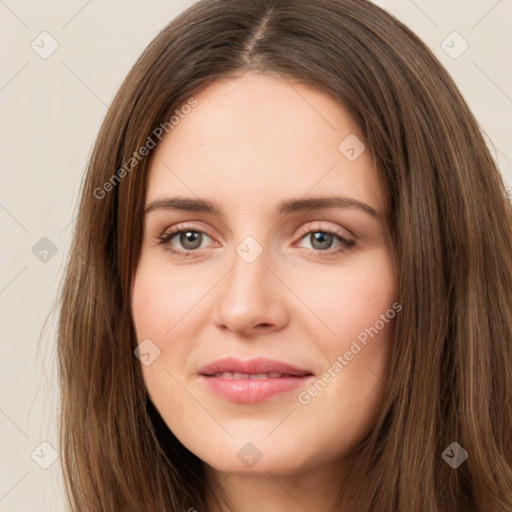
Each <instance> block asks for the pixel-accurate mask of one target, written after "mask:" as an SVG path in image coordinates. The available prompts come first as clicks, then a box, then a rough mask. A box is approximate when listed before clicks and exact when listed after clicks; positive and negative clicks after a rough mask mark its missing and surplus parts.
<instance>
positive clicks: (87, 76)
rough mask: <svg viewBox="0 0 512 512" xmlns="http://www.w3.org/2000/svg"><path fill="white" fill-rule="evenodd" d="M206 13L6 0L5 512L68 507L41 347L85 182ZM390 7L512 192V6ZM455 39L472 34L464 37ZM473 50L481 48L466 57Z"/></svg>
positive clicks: (1, 429)
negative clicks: (153, 48)
mask: <svg viewBox="0 0 512 512" xmlns="http://www.w3.org/2000/svg"><path fill="white" fill-rule="evenodd" d="M192 3H193V1H191V0H187V1H184V0H179V1H178V0H176V1H163V0H150V1H146V2H142V1H138V2H135V1H123V2H121V1H120V0H108V1H103V2H100V1H99V0H89V1H87V0H66V1H64V0H50V1H47V2H44V3H43V2H36V1H34V0H28V1H21V0H5V1H3V0H0V38H1V48H2V50H1V51H2V60H1V62H2V68H1V71H0V104H1V108H2V116H1V118H0V119H1V121H0V126H1V135H0V141H1V144H2V147H1V158H2V166H1V170H2V177H1V179H2V187H1V189H0V221H1V223H0V226H1V235H2V239H3V241H2V265H1V267H0V308H1V323H0V329H1V354H0V355H1V359H0V361H1V363H0V364H1V365H2V369H1V372H0V511H2V512H14V511H16V512H21V511H22V512H25V511H30V510H34V511H35V510H37V511H41V512H45V511H48V512H50V511H51V512H59V511H63V510H65V508H64V501H63V495H62V485H61V483H60V473H59V472H60V468H59V460H58V458H57V459H56V460H55V461H54V458H55V455H56V453H57V452H56V450H57V449H58V442H57V435H56V427H55V414H56V409H55V408H56V405H57V399H58V391H57V387H56V381H55V329H54V321H53V320H51V319H50V322H49V323H48V325H47V329H46V330H45V331H44V332H43V333H42V337H41V340H42V341H41V346H40V349H39V351H38V343H39V342H38V340H39V338H40V333H41V329H42V326H43V323H44V321H45V319H46V317H47V316H48V313H49V311H50V308H51V307H52V305H53V304H54V300H55V296H56V292H57V287H58V283H59V280H60V279H61V277H62V270H63V269H62V265H63V262H64V261H65V257H66V254H67V249H68V246H69V241H70V236H71V229H70V226H71V224H70V223H71V221H72V218H73V214H74V208H75V204H76V199H77V195H78V191H79V186H80V182H81V179H82V175H83V171H84V169H85V165H86V161H87V158H88V155H89V154H90V151H91V148H92V144H93V142H94V139H95V137H96V133H97V130H98V128H99V126H100V123H101V121H102V119H103V116H104V115H105V112H106V109H107V105H108V104H109V103H110V101H111V100H112V98H113V96H114V93H115V91H116V90H117V88H118V87H119V85H120V83H121V81H122V79H123V78H124V76H125V74H126V73H127V72H128V70H129V68H130V67H131V65H132V64H133V63H134V61H135V59H136V58H137V57H138V55H139V54H140V53H141V51H142V50H143V48H144V47H145V46H146V45H147V44H148V43H149V41H150V40H151V39H152V38H153V37H154V36H155V35H156V34H157V32H158V31H159V30H160V29H161V28H162V27H163V26H164V25H166V24H167V23H168V21H170V20H171V19H172V18H173V17H174V16H175V15H176V14H177V13H178V12H180V11H181V10H183V9H184V8H185V7H187V6H188V5H191V4H192ZM377 3H378V4H379V5H381V6H383V7H385V8H386V9H387V10H389V11H390V12H391V13H393V14H394V15H395V16H397V17H398V18H399V19H400V20H402V21H403V22H404V23H406V24H407V25H408V26H409V27H410V28H412V30H413V31H414V32H416V33H417V34H418V35H419V36H420V37H421V38H422V39H423V40H424V41H425V42H426V43H427V44H428V45H429V46H430V47H431V48H432V49H433V51H434V52H435V54H436V55H437V56H438V57H439V59H440V60H441V61H442V62H443V64H444V65H445V66H446V67H447V69H448V70H449V72H450V73H451V75H452V76H453V77H454V78H455V80H456V82H457V84H458V85H459V87H460V89H461V91H462V93H463V95H464V96H465V98H466V99H467V101H468V102H469V104H470V106H471V108H472V109H473V112H474V114H475V116H476V117H477V119H478V120H479V122H480V123H481V126H482V128H483V130H484V131H485V132H486V134H487V135H488V138H489V139H490V140H491V141H492V142H493V143H494V146H495V148H496V153H495V156H496V158H497V159H498V162H499V164H500V167H501V169H502V172H503V175H504V177H505V180H506V182H507V184H508V185H509V186H512V164H511V162H512V133H511V132H512V130H511V125H512V123H511V114H512V67H511V66H510V51H511V49H512V30H511V26H510V25H511V21H512V0H474V1H471V2H468V1H464V0H450V1H447V0H414V1H413V0H388V1H386V0H384V1H379V2H377ZM454 31H456V32H458V33H459V34H460V36H458V35H455V36H454V35H450V34H452V33H453V32H454ZM42 32H47V33H48V34H47V35H40V34H41V33H42ZM449 35H450V37H448V39H446V38H447V36H449ZM445 40H446V42H445V43H444V44H443V43H442V42H443V41H445ZM464 41H467V44H469V47H468V49H467V50H466V51H465V52H464V53H462V54H461V55H460V56H458V57H457V58H453V57H454V56H457V54H458V53H460V52H461V50H462V49H463V48H464V46H465V44H466V43H465V42H464ZM31 44H32V45H33V46H34V48H32V47H31ZM57 44H58V47H57V48H56V50H55V51H54V53H52V54H51V55H49V56H48V55H47V53H49V52H50V51H51V50H52V45H53V46H55V45H57ZM446 45H449V46H450V47H451V48H449V47H446ZM443 47H444V48H445V49H446V50H447V51H448V52H450V53H451V54H452V56H450V55H449V54H448V53H447V52H446V51H445V49H444V48H443ZM45 52H46V53H45ZM42 57H47V58H42ZM493 151H494V150H493ZM511 191H512V188H511ZM45 237H46V238H47V239H49V240H46V239H45V240H42V241H41V239H42V238H45ZM34 246H35V249H33V248H34ZM45 251H46V252H45ZM54 251H57V252H56V253H55V254H53V252H54ZM45 260H46V261H45ZM41 443H43V444H41ZM52 462H53V463H52ZM45 466H48V467H47V469H44V467H45Z"/></svg>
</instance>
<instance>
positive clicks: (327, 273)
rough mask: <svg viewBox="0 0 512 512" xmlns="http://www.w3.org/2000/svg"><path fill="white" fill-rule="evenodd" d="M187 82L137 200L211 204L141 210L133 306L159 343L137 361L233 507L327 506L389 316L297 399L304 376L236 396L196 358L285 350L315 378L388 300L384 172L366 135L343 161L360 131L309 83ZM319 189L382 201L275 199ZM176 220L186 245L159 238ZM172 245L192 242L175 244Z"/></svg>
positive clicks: (364, 421)
mask: <svg viewBox="0 0 512 512" xmlns="http://www.w3.org/2000/svg"><path fill="white" fill-rule="evenodd" d="M195 98H196V99H197V102H198V104H197V106H196V107H195V108H194V109H193V110H192V111H191V112H190V113H189V114H188V115H187V116H186V117H184V119H182V120H180V122H179V124H177V125H176V126H175V127H174V128H173V130H172V131H171V132H169V134H168V135H167V136H166V137H165V138H164V139H163V140H162V142H161V143H160V144H159V146H158V147H157V148H156V150H155V152H154V154H153V156H152V160H151V165H150V174H149V181H148V189H147V195H146V205H149V204H150V203H152V202H153V201H156V200H160V199H165V198H168V197H171V196H178V195H179V196H184V197H187V198H191V199H197V198H202V199H208V200H210V201H212V202H214V203H216V204H217V205H218V207H219V208H221V210H222V212H223V217H221V218H219V217H217V216H216V215H214V214H211V213H205V212H187V211H177V210H171V209H155V210H153V211H151V212H150V213H148V214H146V218H145V232H144V240H143V246H142V252H141V257H140V261H139V264H138V267H137V270H136V275H135V278H134V283H133V289H132V313H133V318H134V322H135V326H136V332H137V337H138V340H139V342H142V341H143V340H145V339H147V338H149V339H150V340H151V342H152V343H154V345H156V346H157V347H158V349H159V350H160V355H159V356H158V357H157V358H156V359H154V361H153V362H152V363H151V364H149V365H148V366H142V371H143V377H144V382H145V385H146V388H147V391H148V393H149V395H150V397H151V399H152V401H153V403H154V404H155V406H156V407H157V409H158V410H159V412H160V414H161V416H162V418H163V419H164V421H165V422H166V424H167V425H168V426H169V428H170V429H171V430H172V431H173V432H174V434H175V435H176V436H177V437H178V439H179V440H180V441H181V442H182V443H183V444H184V445H185V446H186V447H187V448H188V449H189V450H190V451H192V452H193V453H195V454H196V455H197V456H198V457H200V458H201V459H202V460H203V461H204V462H205V463H206V468H207V471H208V475H209V477H210V478H211V479H212V480H221V481H222V486H223V487H224V490H225V493H226V496H227V498H228V499H229V500H230V502H231V504H232V507H233V510H236V511H244V512H247V511H249V512H251V511H253V510H254V511H256V510H258V511H259V510H266V511H268V512H272V511H281V512H282V511H288V510H290V511H292V510H293V511H296V510H298V507H299V505H298V504H300V506H302V507H304V508H305V509H307V510H308V511H309V512H314V511H317V510H318V511H319V510H322V511H325V510H328V507H329V506H330V504H331V500H332V499H333V498H334V494H335V491H336V486H333V484H332V483H333V481H334V480H333V474H334V471H343V470H349V465H348V459H347V453H348V452H349V451H350V450H351V449H352V448H354V447H355V446H356V445H357V443H358V442H359V441H361V439H362V438H363V437H364V436H365V435H366V434H367V433H368V432H369V431H370V430H371V428H372V427H373V425H374V424H375V421H376V416H377V414H378V412H379V408H380V404H381V403H382V398H383V393H384V388H385V382H386V377H387V369H388V366H389V355H390V349H391V345H392V335H393V328H394V320H390V321H388V322H386V323H385V325H384V328H382V329H381V330H380V331H379V332H378V334H377V335H376V336H374V337H373V338H369V341H368V343H367V345H366V346H362V345H361V343H359V345H361V346H362V350H361V351H359V352H358V353H357V354H356V355H354V357H353V358H352V359H351V360H350V361H346V362H347V365H346V366H345V367H344V368H343V370H342V371H340V372H334V374H335V375H336V376H335V377H333V378H332V379H331V380H330V382H329V383H328V384H327V385H326V386H325V387H324V388H323V389H322V390H321V392H319V393H318V394H317V395H316V396H314V397H312V398H311V400H310V401H309V403H307V404H302V403H300V402H299V400H298V394H299V392H301V391H304V390H307V389H308V388H309V387H310V385H311V381H310V382H309V383H308V385H304V386H303V387H302V388H300V389H298V390H294V391H291V392H288V393H285V394H281V395H277V396H273V397H271V398H270V399H267V400H265V401H263V402H259V403H254V404H240V403H233V402H230V401H227V400H225V399H222V398H220V397H218V396H216V395H214V394H212V393H211V392H210V391H209V389H208V388H207V387H206V386H205V385H204V383H203V382H202V379H201V378H200V377H199V376H198V372H199V370H200V368H201V367H202V366H204V365H205V364H207V363H211V362H213V361H215V360H217V359H219V358H222V357H227V356H236V357H238V358H239V359H242V360H247V359H252V358H256V357H267V358H271V359H277V360H281V361H285V362H288V363H291V364H294V365H296V366H299V367H301V368H304V369H309V370H311V371H312V372H313V373H314V374H315V375H316V377H315V379H314V380H316V379H317V378H318V377H320V376H322V374H324V372H325V371H326V370H327V369H328V368H329V367H331V368H332V366H333V364H334V363H335V362H336V361H337V360H338V359H337V358H338V356H343V354H344V353H345V352H346V351H347V350H349V348H350V346H351V344H352V342H353V341H354V340H356V339H357V336H358V335H359V334H360V333H361V332H362V331H364V329H365V328H368V327H370V326H374V324H375V322H376V321H377V320H379V318H381V317H380V315H382V314H384V313H386V311H387V310H388V309H390V308H391V307H392V304H393V303H394V302H395V301H396V292H397V287H396V275H395V273H394V270H393V256H392V247H391V243H390V239H389V235H388V230H387V226H386V221H385V218H386V200H385V194H384V188H383V186H382V184H381V182H380V181H379V178H378V175H377V173H376V171H375V168H374V165H373V158H372V156H371V153H370V151H369V150H368V148H367V149H366V150H364V151H363V152H362V153H361V155H360V156H359V157H358V158H357V159H355V160H354V161H350V160H349V159H347V158H346V157H345V155H344V154H342V152H340V151H339V149H338V146H339V144H340V143H341V142H342V141H343V140H344V139H345V138H346V137H347V136H348V135H351V134H355V135H356V136H357V137H358V138H359V139H360V140H361V141H362V140H363V137H362V135H361V133H360V130H359V129H358V127H357V126H356V125H355V123H354V122H353V120H352V119H351V117H350V116H349V114H348V112H347V111H346V110H345V109H344V108H343V107H342V105H340V104H339V103H338V102H337V101H335V100H334V99H333V98H331V97H330V96H329V95H327V94H325V93H324V92H322V91H320V90H317V89H314V88H311V87H310V86H306V85H303V84H299V83H293V82H292V81H289V80H288V81H284V80H283V79H281V78H275V77H271V76H267V75H262V74H257V73H255V72H248V73H245V74H244V75H242V76H241V77H240V78H236V79H225V80H218V81H216V82H214V83H213V84H211V85H209V86H208V87H207V88H205V89H203V90H202V91H200V92H199V93H198V94H196V95H195ZM323 195H343V196H349V197H351V198H355V199H357V200H359V201H361V202H364V203H365V204H367V205H369V206H371V207H372V208H373V209H374V210H376V211H377V212H378V213H379V214H380V217H378V216H372V215H369V214H368V213H366V212H365V211H364V210H362V209H359V208H356V207H344V208H341V207H331V208H325V209H322V210H318V211H305V212H304V211H299V212H295V213H287V214H285V215H280V214H278V213H277V211H276V209H277V204H278V203H279V202H280V201H282V200H286V199H291V198H309V197H313V196H323ZM178 224H180V225H181V224H183V227H182V229H184V231H187V230H190V229H192V227H193V228H195V230H197V229H198V228H199V229H200V230H201V231H202V232H203V233H205V234H203V235H202V237H203V238H202V240H201V241H197V243H196V244H195V245H194V242H193V240H190V239H186V238H185V239H184V238H183V237H181V239H180V236H179V235H177V236H175V237H174V238H173V239H172V240H171V241H169V242H167V244H166V245H165V244H159V243H158V242H159V239H158V236H159V235H161V234H162V233H165V232H169V230H170V229H171V228H172V227H174V226H177V225H178ZM191 224H192V225H193V226H192V227H191ZM180 227H181V226H180ZM300 230H303V234H301V231H300ZM317 231H320V232H324V233H325V232H326V231H327V232H329V231H331V232H334V233H336V234H339V235H341V236H343V237H345V238H348V239H351V240H354V241H355V244H354V245H353V246H350V247H347V246H344V245H343V244H342V243H341V242H339V241H338V239H337V238H336V237H333V238H332V239H331V240H332V241H331V242H330V245H329V241H327V242H324V244H323V245H322V244H319V243H318V242H316V241H315V239H314V238H313V234H314V233H315V232H317ZM200 236H201V235H199V237H200ZM247 236H251V237H253V238H254V240H255V241H256V242H257V244H259V246H260V247H261V249H262V250H263V252H262V253H261V255H260V256H259V257H258V258H257V259H256V260H255V261H253V262H252V263H248V262H247V261H245V260H244V259H243V258H242V257H240V256H239V254H238V253H237V251H236V249H237V246H238V245H239V244H240V243H241V242H242V241H243V240H244V239H245V238H246V237H247ZM199 243H200V246H199ZM171 246H172V247H174V248H175V249H178V250H180V249H181V250H184V249H189V250H193V251H195V253H194V254H196V256H194V257H186V258H185V257H180V256H178V255H176V254H172V253H170V252H169V250H168V249H169V247H171ZM198 246H199V248H195V247H198ZM191 247H192V249H190V248H191ZM254 247H257V246H256V245H254V246H250V248H249V251H254ZM339 249H341V251H340V252H336V251H338V250H339ZM326 252H330V253H331V254H330V255H329V256H328V257H325V256H324V257H322V253H326ZM251 254H254V252H251ZM345 360H346V358H345ZM332 373H333V371H331V375H332ZM247 442H251V443H252V444H253V445H255V446H256V447H257V448H258V450H259V451H260V452H261V454H262V457H261V459H260V460H259V461H258V462H257V463H256V464H254V465H253V466H252V467H250V468H249V467H246V465H244V464H243V463H242V462H241V460H240V459H239V458H238V457H237V453H238V452H239V450H240V449H241V448H242V447H243V446H244V445H246V443H247ZM211 510H216V508H214V507H213V506H211Z"/></svg>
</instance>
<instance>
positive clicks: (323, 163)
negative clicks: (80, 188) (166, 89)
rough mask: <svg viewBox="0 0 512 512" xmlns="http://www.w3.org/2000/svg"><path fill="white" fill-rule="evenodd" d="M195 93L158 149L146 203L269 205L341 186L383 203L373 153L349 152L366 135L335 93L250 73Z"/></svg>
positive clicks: (357, 195) (360, 145)
mask: <svg viewBox="0 0 512 512" xmlns="http://www.w3.org/2000/svg"><path fill="white" fill-rule="evenodd" d="M194 98H195V99H196V101H197V105H196V106H195V107H194V108H193V109H191V110H190V111H188V113H187V114H182V116H181V117H180V120H179V122H178V123H177V124H176V125H175V126H174V127H173V128H172V130H171V131H170V132H169V133H168V134H167V135H166V136H165V137H164V138H163V140H162V142H161V143H160V144H159V145H158V147H157V148H156V150H155V153H154V155H153V157H152V161H151V166H150V174H149V182H148V192H147V201H146V202H148V200H154V199H155V198H159V197H162V196H165V195H168V194H173V195H189V196H199V197H213V196H214V197H217V198H220V199H224V200H230V201H233V202H235V201H236V200H238V202H239V203H243V204H245V205H251V204H252V205H262V204H266V203H269V202H270V201H275V202H277V201H280V200H281V199H282V198H283V197H287V196H290V197H291V196H293V197H296V196H304V195H306V194H308V193H314V195H318V194H322V193H326V194H327V193H329V194H331V193H333V192H336V193H340V194H344V195H347V194H350V195H351V196H353V197H355V198H359V199H361V200H363V199H364V200H365V201H366V202H368V201H371V202H373V206H374V207H375V209H382V206H383V203H382V197H381V196H382V190H381V186H380V184H379V181H378V178H377V174H376V171H375V169H374V166H373V158H372V156H371V153H370V151H369V150H368V148H366V149H365V150H363V151H362V153H361V154H360V155H359V156H358V157H357V158H356V159H349V158H347V154H346V153H344V151H345V150H346V148H347V144H348V145H349V146H350V145H351V146H354V147H355V149H356V151H357V152H359V151H361V150H362V149H361V148H363V147H364V146H363V144H364V141H363V137H362V134H361V133H360V130H359V128H358V127H357V125H356V124H355V123H354V121H353V119H352V118H351V116H350V115H349V114H348V112H347V111H346V109H344V107H343V106H342V105H341V104H340V103H338V102H337V101H335V100H334V99H333V98H332V97H331V96H329V95H328V94H326V93H324V92H322V91H320V90H318V89H315V88H312V87H311V86H307V85H304V84H299V83H296V82H293V80H291V79H283V78H276V77H271V76H267V75H262V74H257V73H253V72H250V73H246V74H245V75H243V76H242V77H239V78H235V79H222V80H217V81H216V82H214V83H212V84H210V85H209V86H208V87H206V88H205V89H203V90H201V91H200V92H199V93H197V94H195V95H194ZM345 141H348V142H347V143H345ZM340 144H341V146H340ZM352 154H353V152H352ZM356 154H357V153H356ZM349 156H350V154H349ZM262 202H263V203H262Z"/></svg>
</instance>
